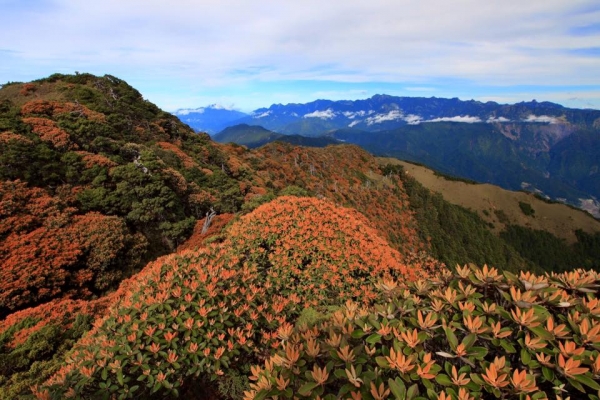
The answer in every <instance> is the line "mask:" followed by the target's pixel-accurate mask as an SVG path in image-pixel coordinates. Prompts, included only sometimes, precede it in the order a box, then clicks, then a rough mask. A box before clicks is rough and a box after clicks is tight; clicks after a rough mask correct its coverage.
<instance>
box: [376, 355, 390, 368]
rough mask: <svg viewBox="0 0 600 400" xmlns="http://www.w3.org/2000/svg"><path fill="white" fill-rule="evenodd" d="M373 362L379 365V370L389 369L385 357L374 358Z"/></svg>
mask: <svg viewBox="0 0 600 400" xmlns="http://www.w3.org/2000/svg"><path fill="white" fill-rule="evenodd" d="M375 362H376V363H377V365H379V366H380V367H381V368H389V367H390V364H389V363H388V361H387V360H386V359H385V357H375Z"/></svg>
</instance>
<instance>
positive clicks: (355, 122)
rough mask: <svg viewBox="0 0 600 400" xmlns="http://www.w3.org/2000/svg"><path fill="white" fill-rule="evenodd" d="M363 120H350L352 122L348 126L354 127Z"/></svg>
mask: <svg viewBox="0 0 600 400" xmlns="http://www.w3.org/2000/svg"><path fill="white" fill-rule="evenodd" d="M361 122H362V121H361V120H358V119H356V120H354V121H352V122H350V123H349V124H348V127H349V128H352V127H354V126H356V125H358V124H360V123H361Z"/></svg>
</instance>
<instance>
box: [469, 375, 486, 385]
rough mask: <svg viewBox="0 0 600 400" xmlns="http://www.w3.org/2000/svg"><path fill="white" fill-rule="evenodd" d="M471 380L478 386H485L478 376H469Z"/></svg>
mask: <svg viewBox="0 0 600 400" xmlns="http://www.w3.org/2000/svg"><path fill="white" fill-rule="evenodd" d="M469 376H470V377H471V380H472V381H473V382H475V383H476V384H478V385H479V386H485V381H484V380H483V379H481V377H480V376H479V375H478V374H469Z"/></svg>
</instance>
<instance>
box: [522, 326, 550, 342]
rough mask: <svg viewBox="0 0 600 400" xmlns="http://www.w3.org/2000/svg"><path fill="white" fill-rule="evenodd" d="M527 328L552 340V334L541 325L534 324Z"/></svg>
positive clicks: (543, 337)
mask: <svg viewBox="0 0 600 400" xmlns="http://www.w3.org/2000/svg"><path fill="white" fill-rule="evenodd" d="M528 329H529V330H530V331H531V332H533V333H535V334H536V335H538V336H539V337H541V338H542V339H544V340H553V339H554V336H553V335H552V334H551V333H550V332H548V331H547V330H545V329H544V328H542V327H541V326H536V327H533V328H528Z"/></svg>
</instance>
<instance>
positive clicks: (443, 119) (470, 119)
mask: <svg viewBox="0 0 600 400" xmlns="http://www.w3.org/2000/svg"><path fill="white" fill-rule="evenodd" d="M422 122H464V123H467V124H474V123H477V122H481V118H479V117H471V116H469V115H465V116H459V115H457V116H456V117H441V118H434V119H429V120H427V121H422Z"/></svg>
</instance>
